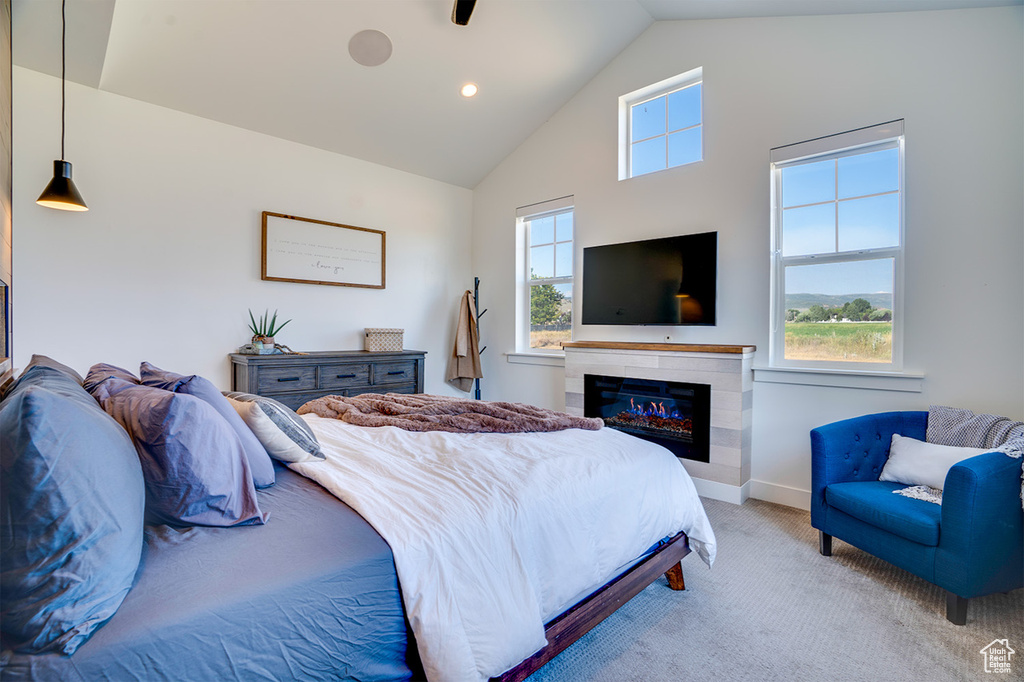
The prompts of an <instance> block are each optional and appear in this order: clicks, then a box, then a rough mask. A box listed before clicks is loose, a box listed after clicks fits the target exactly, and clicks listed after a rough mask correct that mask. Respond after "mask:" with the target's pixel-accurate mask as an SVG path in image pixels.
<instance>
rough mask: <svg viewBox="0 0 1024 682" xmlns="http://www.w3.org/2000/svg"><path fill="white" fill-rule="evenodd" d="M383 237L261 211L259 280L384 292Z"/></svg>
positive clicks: (379, 233)
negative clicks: (261, 255)
mask: <svg viewBox="0 0 1024 682" xmlns="http://www.w3.org/2000/svg"><path fill="white" fill-rule="evenodd" d="M384 265H385V259H384V232H383V231H382V230H371V229H369V228H366V227H353V226H352V225H341V224H338V223H329V222H326V221H324V220H314V219H312V218H299V217H297V216H292V215H285V214H283V213H271V212H270V211H264V212H263V263H262V270H261V272H260V279H265V280H272V281H275V282H304V283H306V284H331V285H334V286H339V287H365V288H367V289H383V288H384Z"/></svg>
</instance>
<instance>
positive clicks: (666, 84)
mask: <svg viewBox="0 0 1024 682" xmlns="http://www.w3.org/2000/svg"><path fill="white" fill-rule="evenodd" d="M703 82H704V67H702V66H698V67H697V68H696V69H690V70H689V71H687V72H685V73H681V74H679V75H678V76H672V77H671V78H666V79H665V80H663V81H658V82H657V83H652V84H651V85H648V86H646V87H643V88H640V89H639V90H634V91H633V92H630V93H627V94H625V95H622V96H621V97H619V180H629V179H631V178H632V177H633V169H632V168H631V164H630V158H631V156H632V155H631V153H630V152H631V150H632V148H633V145H632V129H631V125H630V116H629V110H630V107H632V106H634V105H636V104H642V103H643V102H646V101H648V100H652V99H657V98H658V97H661V96H662V95H665V94H668V93H671V92H675V91H676V90H682V89H683V88H688V87H690V86H691V85H697V84H698V83H703ZM700 101H701V113H700V124H699V125H700V126H701V136H702V137H703V126H704V92H703V90H702V91H701V100H700ZM703 148H704V145H703V140H702V143H701V150H702V153H701V160H703V156H704V155H703ZM694 163H696V162H694ZM686 165H690V164H686ZM671 168H679V166H671ZM663 170H669V168H665V169H663ZM653 172H654V173H657V172H660V171H653ZM651 174H652V173H644V174H643V175H651ZM637 177H642V176H637Z"/></svg>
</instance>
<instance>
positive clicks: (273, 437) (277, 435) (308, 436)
mask: <svg viewBox="0 0 1024 682" xmlns="http://www.w3.org/2000/svg"><path fill="white" fill-rule="evenodd" d="M245 395H247V394H242V393H231V394H227V395H225V397H226V398H227V399H228V402H229V403H231V407H233V408H235V411H236V412H238V416H239V417H241V418H242V421H244V422H245V424H246V426H248V427H249V428H250V429H251V430H252V432H253V434H255V436H256V438H257V440H259V441H260V443H262V444H263V447H264V448H265V449H266V451H267V453H268V454H269V455H270V456H271V457H273V458H274V459H277V460H280V461H282V462H316V461H320V460H322V459H324V455H323V453H322V452H321V450H320V445H319V443H317V441H316V436H314V435H313V432H312V431H311V430H310V428H309V427H308V426H306V423H305V422H304V421H302V418H301V417H299V416H298V415H296V414H295V413H294V412H292V411H291V410H290V409H288V408H287V407H285V406H284V405H281V404H280V403H278V402H277V401H276V400H272V399H271V398H263V397H260V396H250V397H251V398H253V400H240V399H239V397H240V396H245ZM235 396H238V397H235ZM264 406H266V407H267V409H266V410H265V409H264ZM275 408H276V409H275ZM267 410H270V411H271V414H268V413H267ZM288 413H290V414H288ZM275 416H276V417H277V418H278V420H277V421H275V419H274V417H275ZM307 432H308V433H307Z"/></svg>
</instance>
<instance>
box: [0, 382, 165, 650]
mask: <svg viewBox="0 0 1024 682" xmlns="http://www.w3.org/2000/svg"><path fill="white" fill-rule="evenodd" d="M0 433H2V434H3V438H2V439H0V611H2V613H3V619H2V630H3V647H4V648H5V649H13V650H15V651H19V652H23V653H41V652H44V651H55V652H59V653H63V654H67V655H71V654H73V653H74V652H75V650H76V649H77V648H78V647H79V646H81V645H82V644H83V643H84V642H85V641H86V640H88V639H89V637H90V636H91V635H92V633H93V632H95V631H96V630H97V629H98V628H99V627H100V626H102V625H103V624H104V623H105V622H106V621H107V620H108V619H109V618H110V617H111V616H112V615H114V612H115V611H117V609H118V607H119V606H120V605H121V602H122V600H124V598H125V595H127V594H128V591H129V590H130V589H131V586H132V580H133V579H134V577H135V572H136V570H137V569H138V567H139V559H140V557H141V554H142V546H143V517H144V501H145V484H144V482H143V479H142V469H141V467H140V466H139V458H138V456H136V454H135V448H133V447H132V442H131V439H129V438H128V435H127V434H126V433H125V431H124V429H122V428H121V427H120V426H119V425H118V424H117V422H115V421H114V420H113V419H111V418H110V416H109V415H107V414H106V413H104V412H103V410H102V409H100V407H99V405H97V404H96V401H95V400H94V399H93V398H92V397H90V396H89V394H88V393H86V392H85V390H83V389H82V387H81V386H79V385H78V382H77V381H75V380H74V379H73V378H71V377H70V376H68V375H67V374H66V373H64V372H63V371H61V370H59V369H55V368H53V367H47V366H45V365H39V364H37V365H36V366H34V367H30V368H29V369H27V370H26V371H25V372H24V373H23V374H22V375H21V377H20V378H19V379H18V381H17V382H16V384H15V385H14V386H13V387H12V388H11V390H10V391H8V394H7V398H5V399H4V401H3V402H2V403H0Z"/></svg>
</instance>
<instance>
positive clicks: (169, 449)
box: [92, 377, 266, 526]
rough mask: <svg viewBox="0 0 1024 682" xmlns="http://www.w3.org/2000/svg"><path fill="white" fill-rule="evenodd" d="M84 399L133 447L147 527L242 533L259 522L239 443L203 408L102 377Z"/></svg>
mask: <svg viewBox="0 0 1024 682" xmlns="http://www.w3.org/2000/svg"><path fill="white" fill-rule="evenodd" d="M92 394H93V396H94V397H95V398H96V399H97V400H98V401H99V402H100V405H102V406H103V409H104V410H106V411H107V413H108V414H110V415H111V416H112V417H113V418H114V419H116V420H117V421H118V423H120V424H121V426H123V427H124V428H125V430H127V431H128V435H130V436H131V437H132V440H133V441H134V443H135V450H136V452H137V453H138V455H139V460H140V461H141V462H142V475H143V477H144V478H145V479H146V519H147V521H148V522H149V523H158V524H159V523H166V524H168V525H172V526H245V525H252V524H262V523H263V522H264V521H265V520H266V516H265V515H264V514H263V513H262V512H261V511H260V509H259V506H258V505H257V504H256V489H255V488H254V487H253V483H252V474H251V473H249V463H248V462H247V461H246V459H245V453H244V452H243V451H242V444H241V443H240V442H239V440H238V436H236V435H235V432H234V431H232V429H231V427H230V426H228V423H227V422H226V421H224V419H223V417H221V416H220V415H219V414H217V411H216V410H214V409H213V408H212V407H210V406H209V405H208V404H206V403H205V402H203V401H202V400H200V399H199V398H196V397H195V396H191V395H185V394H182V393H173V392H171V391H165V390H163V389H160V388H153V387H152V386H142V385H139V384H132V383H129V382H127V381H125V380H124V379H120V378H118V377H108V378H107V379H106V380H104V381H103V382H102V383H100V384H99V385H97V386H96V387H95V388H94V389H93V391H92Z"/></svg>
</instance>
